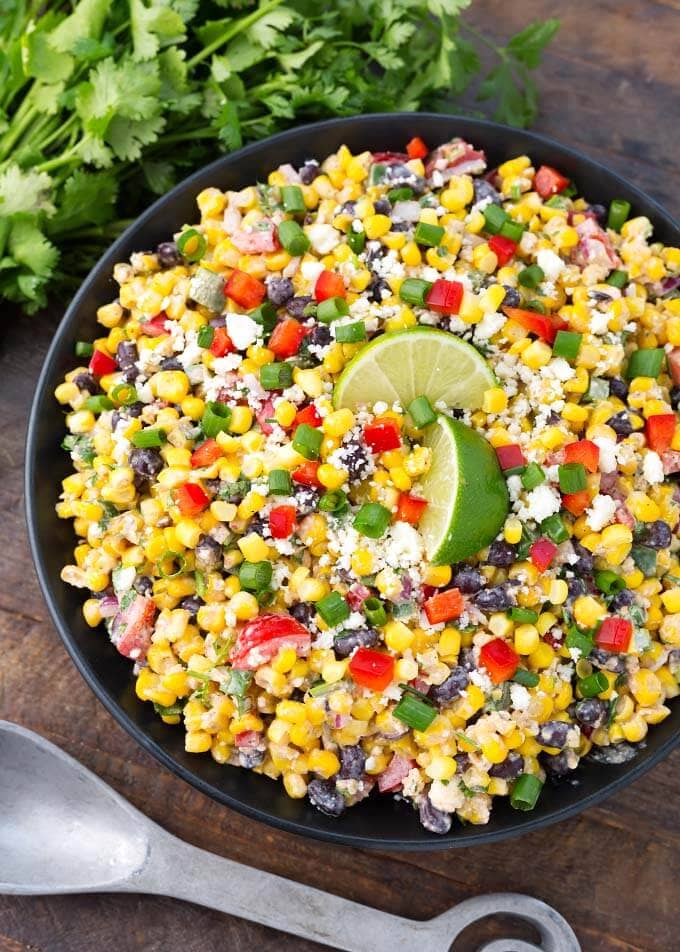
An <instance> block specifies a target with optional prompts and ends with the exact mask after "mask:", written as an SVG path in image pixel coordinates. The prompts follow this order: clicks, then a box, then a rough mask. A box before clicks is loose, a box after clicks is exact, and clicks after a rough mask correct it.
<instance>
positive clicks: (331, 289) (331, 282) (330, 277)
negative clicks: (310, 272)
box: [314, 271, 347, 301]
mask: <svg viewBox="0 0 680 952" xmlns="http://www.w3.org/2000/svg"><path fill="white" fill-rule="evenodd" d="M346 295H347V291H346V290H345V282H344V281H343V280H342V275H340V274H336V273H335V272H334V271H322V272H321V274H320V275H319V277H318V278H317V279H316V284H315V285H314V299H315V300H316V301H325V300H326V298H332V297H342V298H344V297H346Z"/></svg>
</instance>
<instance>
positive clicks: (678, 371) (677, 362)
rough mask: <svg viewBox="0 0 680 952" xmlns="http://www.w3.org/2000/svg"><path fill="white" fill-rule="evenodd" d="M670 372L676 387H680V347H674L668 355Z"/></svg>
mask: <svg viewBox="0 0 680 952" xmlns="http://www.w3.org/2000/svg"><path fill="white" fill-rule="evenodd" d="M666 360H667V363H668V373H669V374H670V375H671V380H672V381H673V383H674V384H675V386H676V387H680V347H674V348H673V350H672V351H671V352H670V354H668V355H667V357H666Z"/></svg>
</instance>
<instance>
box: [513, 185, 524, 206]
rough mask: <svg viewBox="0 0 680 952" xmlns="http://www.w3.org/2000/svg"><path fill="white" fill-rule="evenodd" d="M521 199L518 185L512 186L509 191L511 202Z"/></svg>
mask: <svg viewBox="0 0 680 952" xmlns="http://www.w3.org/2000/svg"><path fill="white" fill-rule="evenodd" d="M521 197H522V189H521V188H520V187H519V185H513V186H512V187H511V189H510V198H511V199H512V200H513V202H518V201H519V200H520V198H521Z"/></svg>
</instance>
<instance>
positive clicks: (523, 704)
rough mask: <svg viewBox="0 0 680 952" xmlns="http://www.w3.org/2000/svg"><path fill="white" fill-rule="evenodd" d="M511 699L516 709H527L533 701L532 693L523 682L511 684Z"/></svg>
mask: <svg viewBox="0 0 680 952" xmlns="http://www.w3.org/2000/svg"><path fill="white" fill-rule="evenodd" d="M510 700H511V702H512V706H513V707H514V708H515V710H516V711H526V709H527V708H528V707H529V702H530V701H531V695H530V694H529V692H528V691H527V689H526V688H525V687H524V685H522V684H511V685H510Z"/></svg>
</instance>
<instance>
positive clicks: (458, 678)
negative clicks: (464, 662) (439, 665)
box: [428, 665, 470, 704]
mask: <svg viewBox="0 0 680 952" xmlns="http://www.w3.org/2000/svg"><path fill="white" fill-rule="evenodd" d="M469 680H470V676H469V674H468V672H467V671H466V670H465V668H463V667H461V666H460V665H457V666H456V667H455V668H453V670H452V671H451V674H450V675H449V676H448V678H447V679H446V681H442V683H441V684H435V685H433V686H432V687H431V688H430V690H429V692H428V697H429V698H430V700H432V701H434V703H435V704H447V703H448V702H449V701H452V700H453V699H454V697H459V696H460V694H461V692H462V691H464V690H465V688H466V687H467V686H468V683H469Z"/></svg>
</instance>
